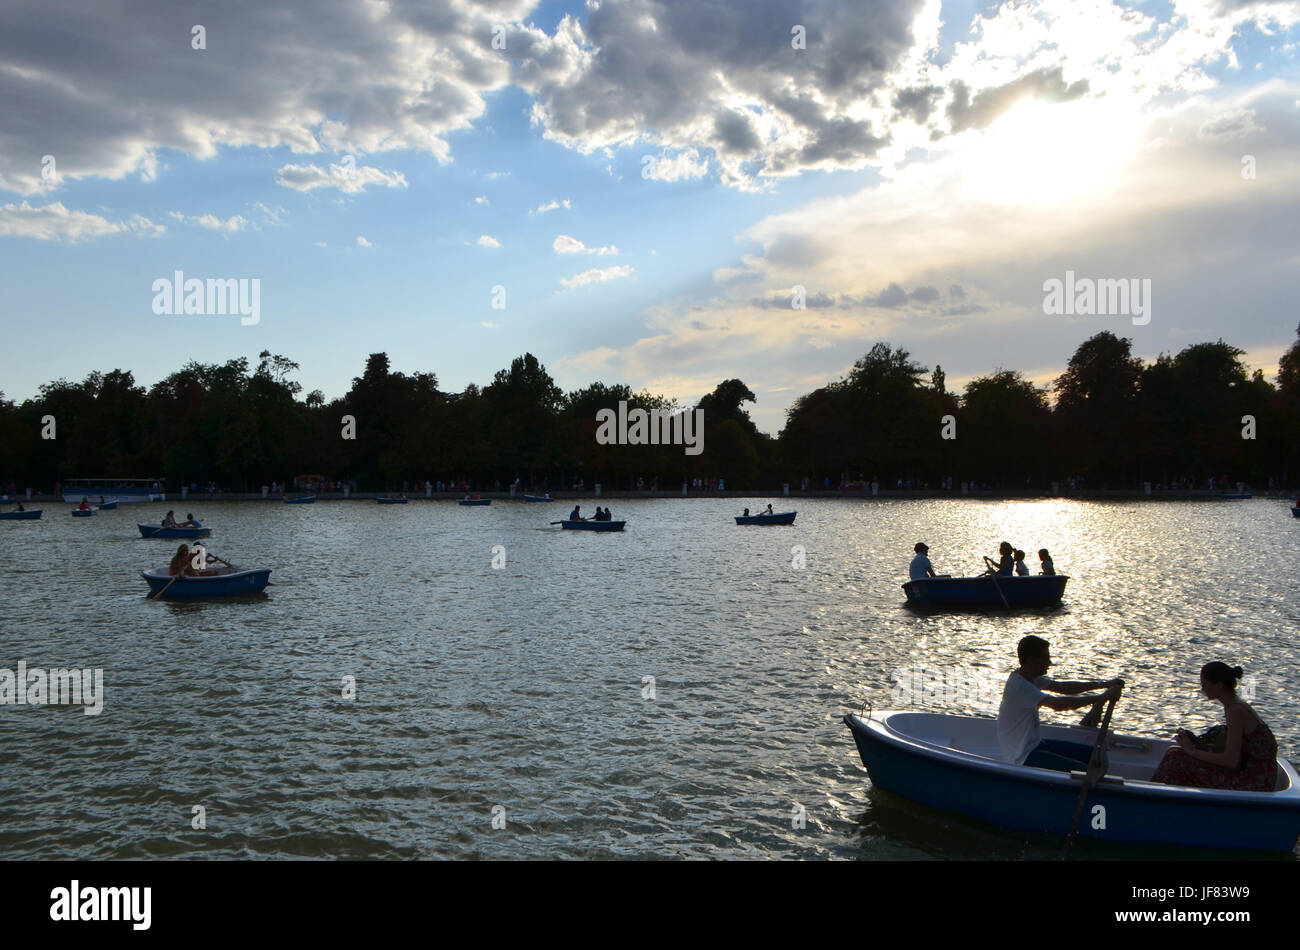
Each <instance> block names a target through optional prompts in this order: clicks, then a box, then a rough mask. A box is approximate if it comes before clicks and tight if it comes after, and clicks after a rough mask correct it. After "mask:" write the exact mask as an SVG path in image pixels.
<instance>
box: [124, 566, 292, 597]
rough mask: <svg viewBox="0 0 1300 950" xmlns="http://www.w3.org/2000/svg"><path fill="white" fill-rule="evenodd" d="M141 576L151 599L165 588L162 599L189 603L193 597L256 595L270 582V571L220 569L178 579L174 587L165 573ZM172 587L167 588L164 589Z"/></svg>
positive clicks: (142, 572) (145, 572)
mask: <svg viewBox="0 0 1300 950" xmlns="http://www.w3.org/2000/svg"><path fill="white" fill-rule="evenodd" d="M140 576H141V577H143V578H144V579H145V582H146V583H147V584H148V585H149V593H150V595H151V596H152V595H154V594H157V593H158V592H159V591H161V590H163V589H164V588H166V590H167V593H165V594H163V599H164V600H166V599H168V598H172V597H174V598H177V599H189V598H194V597H235V596H238V595H239V594H256V593H257V592H259V591H262V590H265V589H266V585H267V584H268V583H269V582H270V580H271V569H270V568H266V567H263V568H258V569H255V570H242V569H236V568H229V567H222V568H212V569H209V570H207V571H204V572H203V573H202V574H199V575H197V576H194V577H188V576H187V577H178V578H176V579H175V582H174V583H173V579H172V577H171V575H170V574H168V573H167V571H165V570H155V571H141V572H140ZM168 584H171V586H170V587H168V586H167V585H168Z"/></svg>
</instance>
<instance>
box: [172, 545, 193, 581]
mask: <svg viewBox="0 0 1300 950" xmlns="http://www.w3.org/2000/svg"><path fill="white" fill-rule="evenodd" d="M192 573H193V570H192V569H191V568H190V546H189V545H188V544H182V545H181V546H180V547H178V548H177V549H176V553H175V554H173V555H172V560H171V563H170V564H168V565H167V576H168V577H176V576H177V575H178V574H192Z"/></svg>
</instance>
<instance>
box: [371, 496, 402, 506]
mask: <svg viewBox="0 0 1300 950" xmlns="http://www.w3.org/2000/svg"><path fill="white" fill-rule="evenodd" d="M375 501H377V502H379V503H380V504H381V505H404V504H406V502H407V501H408V499H406V498H376V499H375Z"/></svg>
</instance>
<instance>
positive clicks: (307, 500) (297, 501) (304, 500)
mask: <svg viewBox="0 0 1300 950" xmlns="http://www.w3.org/2000/svg"><path fill="white" fill-rule="evenodd" d="M284 503H285V504H286V505H314V504H316V496H315V495H300V496H299V497H297V498H286V499H285V500H284Z"/></svg>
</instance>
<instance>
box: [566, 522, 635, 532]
mask: <svg viewBox="0 0 1300 950" xmlns="http://www.w3.org/2000/svg"><path fill="white" fill-rule="evenodd" d="M625 524H627V522H626V521H561V522H560V527H561V528H563V529H564V530H565V531H622V530H623V525H625Z"/></svg>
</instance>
